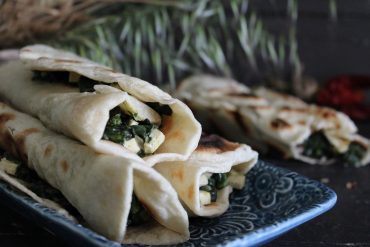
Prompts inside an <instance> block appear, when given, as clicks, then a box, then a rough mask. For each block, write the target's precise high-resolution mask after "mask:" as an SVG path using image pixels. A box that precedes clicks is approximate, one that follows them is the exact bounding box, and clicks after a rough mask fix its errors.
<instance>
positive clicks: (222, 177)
mask: <svg viewBox="0 0 370 247" xmlns="http://www.w3.org/2000/svg"><path fill="white" fill-rule="evenodd" d="M227 185H229V181H228V173H213V174H212V176H211V177H210V178H208V184H207V185H204V186H201V187H200V188H199V190H202V191H206V192H208V193H210V195H211V202H216V201H217V191H218V190H221V189H223V188H225V187H226V186H227Z"/></svg>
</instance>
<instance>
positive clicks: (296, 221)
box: [219, 186, 337, 247]
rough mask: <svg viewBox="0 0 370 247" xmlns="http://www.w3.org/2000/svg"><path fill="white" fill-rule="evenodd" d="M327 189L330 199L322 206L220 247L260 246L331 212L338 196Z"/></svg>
mask: <svg viewBox="0 0 370 247" xmlns="http://www.w3.org/2000/svg"><path fill="white" fill-rule="evenodd" d="M325 189H327V190H328V192H329V193H330V199H329V200H327V201H325V202H323V203H321V204H318V205H317V206H316V207H315V208H313V209H310V210H308V211H306V212H304V213H301V214H299V215H297V216H295V217H293V218H290V219H288V220H286V221H284V222H281V223H278V224H277V225H272V226H269V227H264V228H262V229H257V230H255V231H253V232H251V233H248V234H245V235H243V237H242V238H239V239H236V240H234V241H232V242H229V243H228V244H226V245H219V246H223V247H239V246H260V245H263V244H265V243H267V242H270V241H272V240H273V239H275V238H277V237H279V236H280V235H282V234H284V233H286V232H288V231H290V230H292V229H293V228H295V227H297V226H299V225H301V224H303V223H305V222H307V221H309V220H311V219H313V218H315V217H317V216H319V215H321V214H323V213H325V212H327V211H329V210H330V209H331V208H332V207H334V205H335V203H336V202H337V194H336V193H335V192H334V191H333V190H332V189H330V188H329V187H326V186H325Z"/></svg>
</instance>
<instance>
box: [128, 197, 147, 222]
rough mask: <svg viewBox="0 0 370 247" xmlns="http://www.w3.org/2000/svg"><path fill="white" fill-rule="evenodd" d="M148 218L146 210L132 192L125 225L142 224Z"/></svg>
mask: <svg viewBox="0 0 370 247" xmlns="http://www.w3.org/2000/svg"><path fill="white" fill-rule="evenodd" d="M149 220H150V214H149V212H148V210H147V209H146V208H145V207H144V206H143V205H142V204H141V203H140V201H139V200H138V199H137V197H136V195H135V194H132V201H131V208H130V213H129V216H128V219H127V226H138V225H142V224H144V223H146V222H148V221H149Z"/></svg>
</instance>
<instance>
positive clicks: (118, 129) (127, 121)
mask: <svg viewBox="0 0 370 247" xmlns="http://www.w3.org/2000/svg"><path fill="white" fill-rule="evenodd" d="M133 121H135V120H134V118H133V117H132V116H129V115H127V114H125V113H123V112H122V111H121V109H120V108H119V107H116V108H114V109H113V110H111V112H110V118H109V120H108V123H107V126H106V127H105V131H104V135H103V139H104V140H109V141H112V142H115V143H118V144H122V145H124V144H125V142H126V141H129V140H131V139H133V138H135V137H136V136H138V137H139V138H140V139H141V140H142V141H143V142H146V143H148V142H150V141H151V136H150V134H151V132H152V130H153V129H154V128H157V127H156V126H155V125H154V124H151V123H150V122H149V120H147V119H146V120H144V121H138V122H137V125H132V122H133ZM135 122H136V121H135ZM138 154H139V155H140V156H144V155H145V151H144V149H143V147H141V148H140V150H139V151H138Z"/></svg>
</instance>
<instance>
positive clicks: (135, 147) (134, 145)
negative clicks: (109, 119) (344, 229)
mask: <svg viewBox="0 0 370 247" xmlns="http://www.w3.org/2000/svg"><path fill="white" fill-rule="evenodd" d="M123 146H124V147H125V148H127V149H128V150H130V151H131V152H134V153H138V152H139V151H140V149H141V148H140V146H139V143H138V141H137V140H136V139H135V138H132V139H130V140H128V141H125V142H124V143H123Z"/></svg>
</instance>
